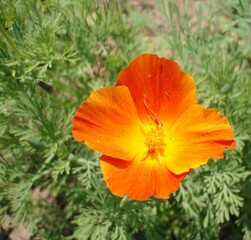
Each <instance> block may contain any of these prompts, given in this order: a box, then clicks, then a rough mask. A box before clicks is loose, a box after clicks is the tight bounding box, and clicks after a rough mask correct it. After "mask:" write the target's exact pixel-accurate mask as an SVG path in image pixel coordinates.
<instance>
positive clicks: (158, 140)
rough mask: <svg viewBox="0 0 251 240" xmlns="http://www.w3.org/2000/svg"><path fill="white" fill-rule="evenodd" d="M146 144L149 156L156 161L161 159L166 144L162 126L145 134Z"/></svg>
mask: <svg viewBox="0 0 251 240" xmlns="http://www.w3.org/2000/svg"><path fill="white" fill-rule="evenodd" d="M145 136H146V140H145V144H146V145H147V148H148V154H149V155H150V156H151V157H152V158H155V159H158V160H159V159H160V157H161V156H162V155H164V149H165V147H166V144H165V143H164V130H163V127H162V126H161V125H155V126H154V127H151V128H150V130H149V131H148V132H146V134H145Z"/></svg>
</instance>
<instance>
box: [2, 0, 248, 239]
mask: <svg viewBox="0 0 251 240" xmlns="http://www.w3.org/2000/svg"><path fill="white" fill-rule="evenodd" d="M135 2H136V3H134V4H135V5H133V2H130V1H129V2H128V3H125V2H124V1H113V0H105V1H98V0H95V1H89V0H87V1H80V0H73V1H72V0H66V1H60V0H58V1H57V0H46V1H34V0H19V1H16V0H12V1H5V0H3V1H0V222H1V223H3V222H4V221H5V219H6V218H7V217H10V218H11V221H12V222H18V224H24V226H25V228H27V229H28V230H29V232H30V233H31V236H32V239H114V240H115V239H116V240H117V239H121V240H122V239H196V240H197V239H198V240H199V239H203V240H204V239H209V240H211V239H233V240H235V239H245V240H248V239H251V204H250V203H251V196H250V191H251V161H250V158H251V151H250V148H251V141H250V137H249V136H251V129H250V119H251V101H250V92H251V81H250V80H251V79H250V76H251V68H250V66H251V64H250V63H251V59H250V56H251V46H250V44H249V42H250V28H251V22H250V19H251V18H250V15H251V2H250V0H247V1H246V0H227V1H224V3H223V1H216V0H215V1H214V0H212V1H207V2H205V1H202V2H200V1H189V0H183V1H164V0H163V1H161V0H158V1H156V2H155V3H152V4H149V5H148V4H147V3H145V2H144V1H135ZM191 2H193V4H192V3H191ZM191 5H192V7H190V6H191ZM140 9H141V10H140ZM155 14H156V15H155ZM149 19H150V21H149ZM159 20H161V22H159ZM142 52H152V53H153V52H157V53H158V54H159V55H161V56H164V57H167V58H172V59H174V60H175V61H177V62H178V63H179V64H180V65H181V66H182V67H183V68H184V69H185V70H186V71H187V72H189V73H190V74H191V75H192V76H193V77H194V79H195V81H196V85H197V96H198V98H199V102H200V103H203V105H205V106H206V107H215V108H217V109H219V110H220V111H221V112H222V113H224V114H225V115H226V116H227V117H228V118H229V119H230V122H231V124H232V126H233V127H234V130H235V139H236V141H237V148H236V150H235V151H229V152H227V153H226V156H225V158H224V159H223V160H220V161H215V160H210V161H209V163H208V164H207V165H205V166H202V167H200V168H198V169H195V170H193V173H192V174H190V175H189V176H187V177H186V178H185V180H184V181H183V182H182V184H181V186H180V189H179V191H178V192H176V193H174V194H173V195H172V196H171V197H170V199H169V200H157V199H154V198H152V199H149V200H148V201H145V202H136V201H131V200H130V199H128V198H127V197H124V198H123V199H120V198H117V197H115V196H113V195H112V194H111V193H110V192H109V190H108V189H107V188H106V186H105V183H104V181H103V177H102V174H101V172H100V167H99V163H98V158H99V155H98V154H97V153H94V152H92V151H90V150H89V149H88V148H87V147H85V146H84V145H83V144H82V143H77V142H76V141H74V140H73V138H72V135H71V128H72V124H71V119H72V117H73V115H74V113H75V111H76V109H77V107H78V106H79V104H80V103H81V102H82V101H84V100H85V98H86V97H87V96H89V94H90V93H91V92H92V91H93V90H95V89H97V88H100V87H102V86H107V85H113V84H114V82H115V81H116V78H117V74H118V72H119V71H120V70H121V69H122V68H123V67H125V66H126V64H127V63H128V62H129V61H131V60H132V59H133V58H134V57H135V56H136V55H138V54H139V53H142ZM0 237H1V231H0Z"/></svg>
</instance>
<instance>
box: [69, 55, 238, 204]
mask: <svg viewBox="0 0 251 240" xmlns="http://www.w3.org/2000/svg"><path fill="white" fill-rule="evenodd" d="M73 125H74V128H73V136H74V137H75V139H76V140H77V141H82V142H85V144H86V145H87V146H89V147H90V148H91V149H92V150H95V151H98V152H100V153H102V154H103V155H102V156H101V158H100V165H101V168H102V172H103V175H104V179H105V182H106V184H107V186H108V187H109V188H110V190H111V191H112V193H113V194H114V195H117V196H120V197H123V196H124V195H128V196H129V197H130V198H131V199H133V200H145V199H148V198H149V197H150V196H155V197H157V198H164V199H165V198H168V197H169V195H170V194H171V193H172V192H174V191H176V190H177V189H178V187H179V183H180V181H181V180H182V179H183V178H184V177H185V176H186V175H187V174H188V173H190V171H191V169H192V168H196V167H198V166H200V165H202V164H205V163H207V161H208V159H210V158H222V157H223V151H224V149H233V148H235V141H234V140H233V135H234V134H233V130H232V128H231V126H230V124H229V122H228V120H227V118H226V117H225V116H224V115H222V114H221V113H219V112H218V111H217V110H215V109H205V108H204V107H203V106H202V105H199V104H198V103H197V98H196V88H195V84H194V80H193V78H192V77H191V76H190V75H188V74H187V73H185V72H183V71H182V70H181V68H180V67H179V66H178V64H177V63H175V62H174V61H171V60H167V59H165V58H159V57H158V56H157V55H151V54H143V55H140V56H138V57H137V58H136V59H134V60H133V61H132V62H131V63H130V64H129V66H128V67H126V68H125V69H124V70H122V71H121V72H120V73H119V76H118V81H117V83H116V85H115V86H114V87H106V88H102V89H100V90H97V91H95V92H94V93H92V94H91V96H90V97H89V98H88V99H87V100H86V102H84V103H83V104H82V105H81V106H80V107H79V109H78V111H77V113H76V115H75V116H74V118H73Z"/></svg>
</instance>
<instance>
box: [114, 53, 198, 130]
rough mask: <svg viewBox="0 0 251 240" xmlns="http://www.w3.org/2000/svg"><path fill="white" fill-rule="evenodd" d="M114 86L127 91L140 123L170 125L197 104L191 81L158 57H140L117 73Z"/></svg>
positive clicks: (177, 68) (179, 69)
mask: <svg viewBox="0 0 251 240" xmlns="http://www.w3.org/2000/svg"><path fill="white" fill-rule="evenodd" d="M116 85H117V86H120V85H125V86H127V87H128V88H129V91H130V93H131V95H132V98H133V100H134V102H135V105H136V108H137V110H138V113H139V117H140V119H141V120H142V121H143V122H144V121H145V120H149V118H152V119H154V120H155V121H160V122H163V121H165V122H166V123H165V124H166V125H170V126H171V125H172V124H173V123H174V122H175V120H176V119H177V118H178V117H179V116H180V115H181V114H182V113H183V112H184V111H185V110H186V109H187V108H188V107H189V106H191V105H193V104H195V103H196V102H197V99H196V88H195V84H194V80H193V78H192V77H191V76H189V75H188V74H187V73H185V72H183V71H182V70H181V68H180V67H179V65H178V64H177V63H175V62H174V61H171V60H168V59H166V58H159V57H158V56H157V55H151V54H142V55H140V56H138V57H137V58H136V59H134V60H133V61H132V62H131V63H130V64H129V65H128V67H126V68H125V69H124V70H122V71H121V72H120V73H119V76H118V81H117V84H116Z"/></svg>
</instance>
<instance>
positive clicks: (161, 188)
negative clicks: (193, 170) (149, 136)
mask: <svg viewBox="0 0 251 240" xmlns="http://www.w3.org/2000/svg"><path fill="white" fill-rule="evenodd" d="M100 165H101V168H102V172H103V175H104V179H105V182H106V184H107V186H108V188H109V189H110V190H111V191H112V193H113V194H114V195H116V196H119V197H123V196H125V195H128V196H129V197H130V198H131V199H132V200H141V201H142V200H146V199H148V198H149V197H151V196H152V195H154V196H155V197H157V198H162V199H167V198H168V197H169V195H170V194H171V193H173V192H175V191H176V190H177V189H178V187H179V183H180V181H181V180H182V179H183V178H184V177H185V176H186V175H187V174H188V173H184V174H181V175H175V174H173V173H172V172H170V171H169V170H168V169H167V168H166V165H165V163H160V162H159V161H158V160H156V159H151V158H150V157H149V158H147V159H143V160H142V159H140V158H136V159H134V160H132V161H131V162H129V161H123V160H121V159H115V158H111V157H108V156H105V155H103V156H101V158H100Z"/></svg>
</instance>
